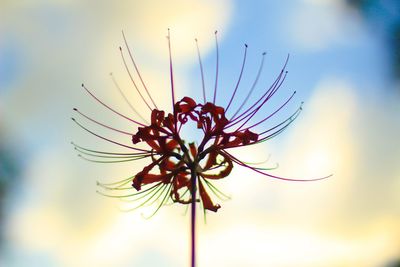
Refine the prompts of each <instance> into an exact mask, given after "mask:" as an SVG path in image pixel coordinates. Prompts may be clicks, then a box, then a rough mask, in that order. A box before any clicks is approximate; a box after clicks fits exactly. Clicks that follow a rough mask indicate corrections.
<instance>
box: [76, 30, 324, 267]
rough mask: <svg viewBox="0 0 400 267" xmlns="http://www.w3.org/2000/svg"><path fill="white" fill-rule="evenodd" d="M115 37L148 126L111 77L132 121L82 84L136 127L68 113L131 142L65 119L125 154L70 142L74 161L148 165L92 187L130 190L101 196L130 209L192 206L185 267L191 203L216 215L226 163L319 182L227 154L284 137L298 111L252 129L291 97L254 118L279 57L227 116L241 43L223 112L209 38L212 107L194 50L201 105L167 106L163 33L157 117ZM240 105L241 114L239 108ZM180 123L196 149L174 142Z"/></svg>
mask: <svg viewBox="0 0 400 267" xmlns="http://www.w3.org/2000/svg"><path fill="white" fill-rule="evenodd" d="M215 36H217V35H215ZM123 37H124V42H125V46H126V49H127V52H128V54H129V58H130V59H131V61H132V65H133V69H134V71H135V73H136V76H137V77H138V78H139V80H140V84H141V86H140V87H141V88H139V84H138V83H137V82H136V81H135V80H134V78H133V75H132V73H131V69H130V68H129V66H128V64H127V62H126V59H125V56H124V53H123V50H122V48H121V47H120V51H121V55H122V59H123V63H124V66H125V68H126V70H127V73H128V75H129V77H130V79H131V81H132V84H133V86H134V88H135V90H136V91H137V93H138V94H139V96H140V97H141V99H142V100H143V101H144V103H145V104H146V106H147V107H148V108H149V109H150V110H151V116H150V122H148V123H147V122H146V120H145V119H144V118H143V117H142V116H141V115H140V114H139V112H138V111H136V110H134V109H133V106H132V105H131V104H130V102H129V101H128V100H127V98H126V96H125V95H124V93H123V92H122V90H121V89H120V87H119V86H118V84H117V83H116V81H115V80H114V78H113V77H112V78H113V81H114V83H115V85H116V88H117V89H118V91H119V92H120V94H121V95H122V97H123V98H124V99H125V101H126V102H127V103H128V104H129V105H130V106H131V108H132V109H133V111H134V112H135V113H136V114H137V116H138V117H139V118H138V119H137V120H136V119H132V118H130V117H128V116H125V115H123V114H121V113H120V112H118V111H117V110H115V109H113V108H112V107H110V106H109V105H107V104H106V103H105V102H103V101H102V100H100V99H99V98H97V97H96V96H95V95H94V94H93V93H92V92H91V91H90V90H89V89H88V88H87V87H86V86H84V85H83V84H82V87H83V88H84V89H85V90H86V91H87V92H88V93H89V95H90V96H92V97H93V98H94V99H95V100H96V101H97V102H99V103H100V104H101V105H103V106H104V107H106V108H107V109H109V110H110V111H112V112H113V113H115V114H117V115H118V116H120V117H123V118H125V119H126V120H129V121H130V123H134V124H136V125H137V126H138V129H137V132H136V133H135V134H132V133H128V132H125V131H122V130H119V129H116V128H113V127H111V126H108V125H106V124H103V123H101V122H99V121H97V120H94V119H92V118H91V117H89V116H87V115H85V114H83V113H81V112H80V111H79V110H77V109H74V110H75V111H76V112H78V113H79V114H80V115H81V116H83V117H84V118H86V119H87V120H89V121H91V122H93V123H95V124H98V125H101V126H103V127H106V128H108V129H111V130H113V131H116V132H118V133H120V134H122V135H124V136H126V137H127V138H128V137H129V138H130V140H131V142H132V143H133V144H132V145H126V144H124V143H120V142H117V141H115V140H112V139H109V138H107V137H104V136H102V135H99V134H97V133H95V132H93V131H92V130H90V129H88V128H87V127H85V126H83V125H82V124H81V123H79V122H77V121H76V120H75V119H73V120H74V121H75V122H76V123H77V124H78V125H79V126H80V127H82V128H83V129H85V130H86V131H88V132H89V133H91V134H93V135H95V136H97V137H99V138H100V139H103V140H105V141H107V142H111V143H113V144H115V145H118V146H120V147H124V148H126V149H128V150H130V152H129V153H120V152H105V151H98V150H92V149H88V148H84V147H81V146H78V145H76V144H74V146H75V149H76V150H77V151H79V153H81V157H83V158H85V159H87V160H90V161H95V162H123V161H133V160H141V159H150V163H149V164H148V165H147V166H145V167H144V168H143V169H142V170H141V171H139V172H138V173H136V174H135V175H133V176H132V177H129V178H127V179H124V180H121V181H117V182H115V183H110V184H103V183H99V185H100V186H101V187H102V188H104V189H106V190H132V187H133V188H134V189H135V190H137V192H135V193H130V194H125V195H118V194H117V195H112V194H105V193H101V194H104V195H106V196H112V197H118V198H120V197H130V198H134V199H135V200H141V201H142V202H141V204H140V205H139V206H138V207H140V206H143V205H147V204H149V205H150V204H153V203H155V202H156V201H157V200H159V199H161V201H160V202H159V205H158V207H157V208H156V209H155V212H156V211H157V210H158V209H159V208H160V207H161V206H162V205H164V204H166V203H168V202H169V201H171V202H173V203H175V202H176V203H180V204H185V205H186V204H192V266H194V218H195V211H196V209H195V207H196V202H201V203H202V205H203V208H204V211H205V210H210V211H214V212H216V211H217V210H218V209H219V208H220V205H219V204H215V203H214V202H213V200H212V199H211V197H210V192H211V193H213V194H214V195H216V196H218V197H221V198H223V197H226V195H224V194H223V193H222V192H221V191H220V190H219V189H218V188H217V187H215V186H214V185H213V181H214V180H218V179H222V178H225V177H227V176H228V175H229V174H230V173H231V171H232V169H233V166H234V164H237V165H239V166H243V167H246V168H249V169H251V170H253V171H255V172H257V173H259V174H262V175H265V176H268V177H271V178H274V179H281V180H287V181H315V180H319V179H324V178H326V177H323V178H317V179H309V180H302V179H289V178H284V177H279V176H275V175H272V174H271V173H269V172H267V171H268V170H270V169H267V168H260V167H256V166H255V165H252V164H249V163H245V162H244V161H242V160H240V159H238V158H237V157H236V156H234V155H232V153H231V152H230V149H232V148H238V147H244V146H249V145H256V144H260V143H262V142H265V141H267V140H269V139H271V138H273V137H275V136H277V135H278V134H280V133H281V132H282V131H284V130H285V129H286V128H287V127H288V126H289V125H290V124H291V123H292V122H293V121H294V120H295V119H296V117H297V116H298V115H299V113H300V112H301V107H299V108H298V109H297V110H295V111H294V112H293V113H292V115H290V116H289V117H288V118H286V119H284V120H282V121H281V122H280V123H278V124H276V125H274V126H273V127H269V128H267V129H265V130H262V131H257V132H256V131H255V129H256V128H257V129H259V128H260V127H262V126H263V125H264V124H265V122H267V121H268V120H269V119H270V118H271V117H272V116H274V115H276V114H277V113H278V112H279V111H280V110H282V109H283V108H284V107H285V106H286V105H287V104H288V102H289V101H290V100H291V99H292V98H293V96H294V95H295V93H296V92H293V93H292V94H291V95H290V96H289V97H288V98H287V99H286V101H284V102H283V103H282V104H281V105H280V106H278V107H277V108H276V109H275V111H273V112H272V113H269V114H267V115H264V117H263V118H262V119H256V114H258V113H260V111H261V110H262V108H263V107H264V106H265V105H266V104H267V103H268V101H269V100H270V99H271V98H272V97H273V96H274V95H275V94H276V92H277V91H278V90H279V88H281V85H282V83H283V81H284V80H285V77H286V74H287V71H286V65H287V62H288V58H287V59H286V61H285V63H284V66H283V68H282V70H281V72H280V73H279V75H278V76H277V78H276V79H275V81H274V82H273V83H272V85H271V86H269V87H268V88H267V89H266V90H265V91H264V92H263V93H262V94H261V95H260V96H259V97H258V99H257V100H256V101H254V102H253V103H252V104H251V105H247V106H246V104H247V101H248V100H249V99H250V96H251V95H252V93H253V90H254V88H255V87H256V84H257V81H258V79H259V77H260V74H261V71H262V68H263V63H264V56H265V53H264V54H263V57H262V61H261V65H260V68H259V71H258V73H257V76H256V79H255V81H254V83H253V86H252V87H251V88H250V90H249V91H248V93H247V95H246V97H245V99H244V100H243V101H242V102H241V103H240V104H239V105H238V106H239V107H238V109H237V110H236V111H235V112H233V115H230V116H228V115H227V111H228V110H229V108H230V107H232V103H233V102H234V101H237V92H238V88H239V84H240V82H241V78H242V74H243V71H244V68H245V65H246V57H247V45H245V50H244V57H243V62H242V65H241V70H240V74H239V77H238V80H237V83H236V86H235V88H234V90H233V91H232V93H231V96H230V98H229V102H228V105H227V106H226V107H225V108H224V107H221V106H218V105H217V104H216V102H217V85H218V68H219V66H218V65H219V54H218V53H219V52H218V42H217V38H216V39H215V40H216V47H217V64H216V80H215V87H214V94H213V99H212V102H208V101H207V99H206V90H205V86H204V75H203V66H202V62H201V57H200V52H199V49H198V46H197V52H198V57H199V66H200V71H201V78H202V79H201V80H202V85H203V86H202V88H203V101H202V102H201V103H199V102H196V101H195V100H194V99H192V98H190V97H187V96H185V97H183V98H182V99H181V100H179V101H176V100H175V90H174V76H173V65H172V56H171V43H170V38H169V34H168V47H169V66H170V79H171V94H172V112H171V113H166V112H165V111H163V110H159V109H158V108H157V105H156V103H155V101H154V100H153V98H152V96H151V94H150V92H149V90H148V89H147V87H146V84H145V83H144V81H143V79H142V76H141V74H140V72H139V69H138V67H137V65H136V62H135V60H134V58H133V56H132V53H131V50H130V48H129V46H128V44H127V41H126V38H125V36H124V35H123ZM196 45H197V40H196ZM245 106H246V109H244V107H245ZM243 109H244V110H243ZM263 112H264V111H263ZM188 122H193V123H194V124H195V125H196V127H197V129H198V130H199V132H200V133H201V134H202V139H201V141H200V142H199V144H195V143H187V142H185V140H184V139H183V138H182V134H181V130H182V127H183V126H184V125H185V124H187V123H188ZM139 144H146V145H147V148H142V147H143V146H141V147H139V146H138V145H139ZM94 157H97V158H107V160H98V159H94ZM131 182H132V187H130V186H127V184H129V183H131ZM155 212H154V213H155ZM154 213H153V214H154Z"/></svg>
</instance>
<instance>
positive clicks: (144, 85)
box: [122, 31, 158, 109]
mask: <svg viewBox="0 0 400 267" xmlns="http://www.w3.org/2000/svg"><path fill="white" fill-rule="evenodd" d="M122 36H123V38H124V42H125V46H126V49H127V50H128V54H129V57H130V58H131V61H132V63H133V66H134V67H135V70H136V74H137V75H138V77H139V79H140V82H141V83H142V85H143V87H144V90H145V91H146V93H147V96H148V97H149V98H150V101H151V103H153V105H154V107H155V108H156V109H158V107H157V105H156V103H155V102H154V100H153V98H152V97H151V94H150V92H149V90H148V89H147V86H146V84H145V83H144V81H143V79H142V75H140V72H139V68H138V67H137V65H136V62H135V60H134V59H133V56H132V53H131V49H130V48H129V45H128V42H127V41H126V38H125V34H124V31H122Z"/></svg>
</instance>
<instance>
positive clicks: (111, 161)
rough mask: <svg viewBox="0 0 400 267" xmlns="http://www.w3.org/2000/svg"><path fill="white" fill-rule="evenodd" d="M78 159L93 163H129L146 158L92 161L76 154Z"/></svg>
mask: <svg viewBox="0 0 400 267" xmlns="http://www.w3.org/2000/svg"><path fill="white" fill-rule="evenodd" d="M78 157H80V158H82V159H84V160H86V161H90V162H94V163H121V162H129V161H134V160H138V159H144V158H147V157H142V158H131V159H124V160H94V159H89V158H87V157H86V156H84V155H81V154H78Z"/></svg>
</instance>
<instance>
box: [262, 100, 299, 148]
mask: <svg viewBox="0 0 400 267" xmlns="http://www.w3.org/2000/svg"><path fill="white" fill-rule="evenodd" d="M301 111H302V108H301V107H300V108H298V109H297V110H296V111H295V112H294V113H293V114H292V115H290V116H289V118H287V119H286V120H284V121H283V122H281V123H279V124H277V125H275V126H274V127H272V128H270V129H268V130H265V131H263V132H261V133H260V134H259V136H262V135H264V134H266V133H268V132H270V131H273V130H275V129H276V128H279V127H280V126H281V125H284V126H283V127H282V128H280V129H279V130H277V131H276V132H278V131H282V130H284V129H285V128H286V127H288V126H289V125H290V124H292V123H293V122H294V121H295V120H296V119H297V117H298V116H299V114H300V112H301ZM268 137H269V136H266V138H268ZM264 138H265V137H262V139H264ZM262 139H260V140H262Z"/></svg>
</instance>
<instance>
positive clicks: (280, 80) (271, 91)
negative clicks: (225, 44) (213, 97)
mask: <svg viewBox="0 0 400 267" xmlns="http://www.w3.org/2000/svg"><path fill="white" fill-rule="evenodd" d="M288 59H289V57H287V58H286V62H285V64H284V66H283V68H282V70H281V72H280V74H279V75H278V77H277V78H276V79H275V81H274V82H273V83H272V84H271V86H270V87H269V88H268V90H267V91H265V92H264V94H263V95H262V96H261V97H260V98H259V99H258V100H257V101H256V102H255V103H254V104H253V105H252V106H251V107H250V108H248V109H247V110H246V111H244V112H243V113H242V114H240V115H239V116H237V117H236V118H234V119H231V122H230V123H229V125H228V126H227V128H229V127H232V126H233V125H236V124H238V123H240V122H241V121H243V120H244V119H246V118H247V117H249V116H251V113H253V112H254V110H255V109H257V108H259V107H261V106H262V105H264V104H265V103H266V102H267V101H268V100H269V99H270V98H271V97H272V96H273V95H274V94H275V93H276V92H277V91H278V89H279V88H280V87H281V85H282V83H283V82H284V81H285V79H286V75H287V73H288V72H287V71H286V72H285V68H286V65H287V62H288ZM282 77H283V78H282ZM264 98H265V99H264ZM261 101H262V103H261V104H259V103H260V102H261ZM257 105H258V106H257Z"/></svg>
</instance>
